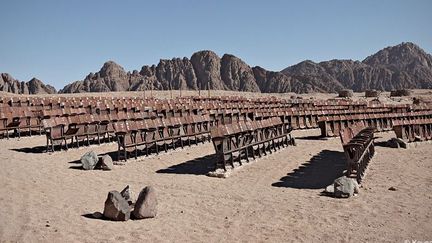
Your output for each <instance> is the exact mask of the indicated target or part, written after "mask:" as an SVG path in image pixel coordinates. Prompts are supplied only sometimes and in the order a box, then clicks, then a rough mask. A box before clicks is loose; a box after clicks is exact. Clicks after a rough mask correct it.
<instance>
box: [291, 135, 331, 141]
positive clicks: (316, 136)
mask: <svg viewBox="0 0 432 243" xmlns="http://www.w3.org/2000/svg"><path fill="white" fill-rule="evenodd" d="M295 139H298V140H327V139H328V138H326V137H324V136H322V135H314V136H305V137H295Z"/></svg>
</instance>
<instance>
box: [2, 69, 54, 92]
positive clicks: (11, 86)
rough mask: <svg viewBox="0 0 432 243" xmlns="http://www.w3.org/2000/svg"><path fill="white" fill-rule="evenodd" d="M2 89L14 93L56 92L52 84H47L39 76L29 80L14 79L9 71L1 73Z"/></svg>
mask: <svg viewBox="0 0 432 243" xmlns="http://www.w3.org/2000/svg"><path fill="white" fill-rule="evenodd" d="M0 91H4V92H9V93H14V94H55V93H57V91H56V89H55V88H54V87H53V86H51V85H45V84H44V83H43V82H42V81H40V80H39V79H37V78H32V79H31V80H30V81H28V82H23V81H19V80H16V79H14V78H13V77H12V76H11V75H10V74H8V73H0Z"/></svg>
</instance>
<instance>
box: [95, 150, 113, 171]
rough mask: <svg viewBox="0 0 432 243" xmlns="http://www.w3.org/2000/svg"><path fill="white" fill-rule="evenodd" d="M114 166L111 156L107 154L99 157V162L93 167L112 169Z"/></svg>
mask: <svg viewBox="0 0 432 243" xmlns="http://www.w3.org/2000/svg"><path fill="white" fill-rule="evenodd" d="M113 167H114V164H113V160H112V158H111V156H109V155H108V154H106V155H104V156H102V157H100V158H99V162H98V163H97V165H96V167H95V169H101V170H112V169H113Z"/></svg>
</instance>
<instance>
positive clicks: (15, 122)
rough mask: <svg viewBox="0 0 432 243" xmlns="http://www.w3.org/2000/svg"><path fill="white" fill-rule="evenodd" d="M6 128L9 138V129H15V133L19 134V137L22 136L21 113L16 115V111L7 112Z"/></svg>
mask: <svg viewBox="0 0 432 243" xmlns="http://www.w3.org/2000/svg"><path fill="white" fill-rule="evenodd" d="M5 115H6V118H7V120H6V129H7V138H9V130H12V131H14V134H15V135H18V137H21V133H20V125H21V122H22V120H21V119H20V117H19V115H15V114H14V113H6V114H5Z"/></svg>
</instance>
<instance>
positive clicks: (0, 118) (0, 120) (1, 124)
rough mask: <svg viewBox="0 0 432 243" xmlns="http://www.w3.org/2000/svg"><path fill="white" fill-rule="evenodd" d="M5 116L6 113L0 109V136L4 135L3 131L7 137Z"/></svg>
mask: <svg viewBox="0 0 432 243" xmlns="http://www.w3.org/2000/svg"><path fill="white" fill-rule="evenodd" d="M7 119H8V118H7V116H6V114H5V113H4V112H3V111H1V110H0V134H1V135H2V137H4V135H5V133H6V134H7V137H8V138H9V130H8V128H7V125H6V123H7Z"/></svg>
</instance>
